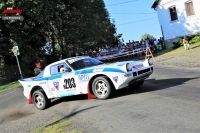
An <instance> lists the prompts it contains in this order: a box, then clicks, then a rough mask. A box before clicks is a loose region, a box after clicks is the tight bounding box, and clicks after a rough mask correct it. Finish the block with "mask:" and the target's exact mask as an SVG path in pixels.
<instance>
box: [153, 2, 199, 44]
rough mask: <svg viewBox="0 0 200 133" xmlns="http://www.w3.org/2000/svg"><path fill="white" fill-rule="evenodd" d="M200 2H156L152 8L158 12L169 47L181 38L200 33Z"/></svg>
mask: <svg viewBox="0 0 200 133" xmlns="http://www.w3.org/2000/svg"><path fill="white" fill-rule="evenodd" d="M199 5H200V0H155V2H154V3H153V5H152V8H154V10H156V11H157V15H158V20H159V23H160V26H161V29H162V33H163V37H164V40H165V44H166V46H167V47H171V46H172V42H173V41H176V40H178V39H180V38H179V37H180V36H187V35H191V34H196V33H200V7H199Z"/></svg>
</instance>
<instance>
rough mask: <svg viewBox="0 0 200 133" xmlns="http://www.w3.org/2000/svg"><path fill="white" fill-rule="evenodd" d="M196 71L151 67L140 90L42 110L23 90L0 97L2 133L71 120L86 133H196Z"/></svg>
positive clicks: (199, 120)
mask: <svg viewBox="0 0 200 133" xmlns="http://www.w3.org/2000/svg"><path fill="white" fill-rule="evenodd" d="M199 70H200V69H192V68H191V69H188V68H175V67H165V66H159V65H155V69H154V73H153V74H152V75H151V76H150V77H149V79H147V80H146V81H145V83H144V84H143V86H142V87H141V89H140V90H134V89H133V88H132V89H130V88H129V89H124V90H120V91H117V93H116V94H115V96H114V97H113V98H111V99H108V100H96V99H93V100H87V96H86V95H83V96H74V97H67V98H64V99H58V100H55V101H54V102H53V105H52V106H51V107H50V108H48V109H46V110H44V111H40V110H37V109H36V108H35V107H34V105H29V104H28V101H27V99H26V98H25V97H24V96H23V93H22V91H23V90H22V88H18V89H15V90H13V91H9V92H6V93H2V94H0V112H1V113H0V133H15V132H17V133H19V132H20V133H23V132H24V133H27V132H31V131H33V130H34V129H36V128H39V127H42V126H47V125H49V124H54V123H56V122H60V121H63V120H67V119H70V120H72V121H73V124H72V125H70V126H69V127H68V129H70V130H71V129H76V130H81V131H83V132H85V133H90V132H91V133H92V132H95V133H96V132H100V133H111V132H113V133H123V132H124V133H128V132H134V133H135V132H143V133H145V132H147V133H150V132H153V133H155V132H181V133H184V132H185V133H188V132H197V133H199V132H200V104H199V103H200V71H199Z"/></svg>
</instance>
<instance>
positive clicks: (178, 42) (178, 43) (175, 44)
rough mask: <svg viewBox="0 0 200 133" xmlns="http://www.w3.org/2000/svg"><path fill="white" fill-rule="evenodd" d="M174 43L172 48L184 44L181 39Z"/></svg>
mask: <svg viewBox="0 0 200 133" xmlns="http://www.w3.org/2000/svg"><path fill="white" fill-rule="evenodd" d="M172 43H173V46H172V49H176V48H179V47H180V46H181V44H182V42H181V41H176V42H172Z"/></svg>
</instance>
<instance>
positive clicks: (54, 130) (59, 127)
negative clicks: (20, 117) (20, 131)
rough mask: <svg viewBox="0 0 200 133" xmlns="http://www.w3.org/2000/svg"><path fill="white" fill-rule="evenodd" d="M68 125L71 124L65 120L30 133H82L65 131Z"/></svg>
mask: <svg viewBox="0 0 200 133" xmlns="http://www.w3.org/2000/svg"><path fill="white" fill-rule="evenodd" d="M70 124H72V122H71V121H70V120H67V121H63V122H60V123H57V124H54V125H52V126H48V127H44V128H39V129H36V130H35V131H33V132H32V133H83V132H81V131H76V130H72V131H66V127H67V126H69V125H70Z"/></svg>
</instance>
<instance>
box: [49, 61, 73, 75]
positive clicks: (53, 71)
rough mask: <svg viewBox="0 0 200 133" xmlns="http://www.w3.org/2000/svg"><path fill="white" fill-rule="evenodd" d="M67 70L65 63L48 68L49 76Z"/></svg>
mask: <svg viewBox="0 0 200 133" xmlns="http://www.w3.org/2000/svg"><path fill="white" fill-rule="evenodd" d="M67 68H69V67H68V65H67V64H66V63H64V62H63V63H59V64H56V65H53V66H51V67H50V73H51V75H54V74H58V73H63V72H66V69H67Z"/></svg>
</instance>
